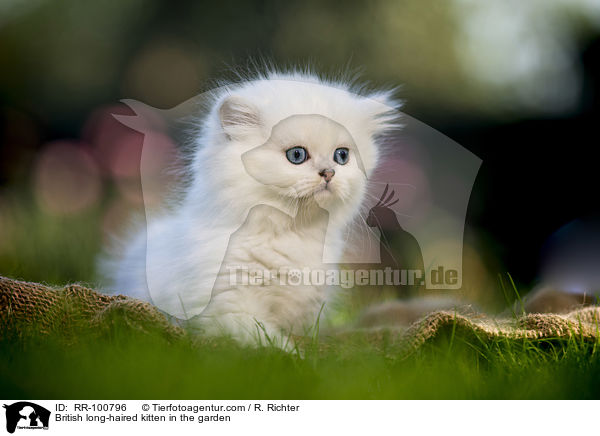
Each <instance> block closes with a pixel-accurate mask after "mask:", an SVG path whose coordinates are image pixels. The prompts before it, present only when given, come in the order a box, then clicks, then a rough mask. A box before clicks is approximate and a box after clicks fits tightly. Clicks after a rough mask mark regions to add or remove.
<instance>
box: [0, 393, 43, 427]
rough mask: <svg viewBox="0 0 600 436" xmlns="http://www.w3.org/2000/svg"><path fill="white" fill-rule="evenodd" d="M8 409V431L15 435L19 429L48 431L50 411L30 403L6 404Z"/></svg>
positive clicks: (5, 406)
mask: <svg viewBox="0 0 600 436" xmlns="http://www.w3.org/2000/svg"><path fill="white" fill-rule="evenodd" d="M3 407H4V408H5V409H6V431H8V432H9V433H14V432H15V430H16V429H17V428H18V429H45V430H47V429H48V424H49V422H50V411H49V410H48V409H46V408H44V407H42V406H40V405H38V404H35V403H31V402H29V401H19V402H17V403H13V404H10V405H8V404H4V406H3Z"/></svg>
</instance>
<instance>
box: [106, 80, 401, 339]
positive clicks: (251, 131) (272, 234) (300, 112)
mask: <svg viewBox="0 0 600 436" xmlns="http://www.w3.org/2000/svg"><path fill="white" fill-rule="evenodd" d="M354 89H355V87H353V86H351V85H350V84H347V83H335V82H327V81H323V80H321V79H319V78H317V77H316V76H314V75H311V74H298V73H287V74H282V73H269V74H266V75H264V76H261V77H259V78H258V79H256V80H247V81H243V82H241V83H238V84H234V85H228V86H225V87H220V88H219V89H217V90H216V91H214V93H213V103H212V107H211V109H210V112H209V113H208V115H207V116H206V118H205V119H203V120H201V121H199V123H200V125H199V127H200V129H199V132H200V133H199V134H198V137H197V141H196V144H195V147H194V150H193V154H194V155H193V159H192V161H191V166H190V171H189V173H188V174H189V177H190V178H191V179H190V180H189V181H188V186H189V187H188V188H187V189H186V192H185V194H184V196H183V200H182V201H181V202H180V204H179V206H178V207H176V208H175V209H174V210H173V211H171V212H170V213H169V214H168V215H166V216H164V217H163V218H161V219H159V220H156V221H154V222H152V223H151V224H150V226H149V227H148V229H147V235H146V232H140V233H139V234H137V235H133V236H132V238H131V239H130V241H129V242H128V243H127V244H126V247H127V248H126V250H125V252H124V253H123V255H122V257H121V258H120V259H118V261H117V266H116V269H115V270H113V271H112V272H111V275H112V276H113V278H114V287H115V288H116V289H119V290H121V291H125V292H127V293H128V294H129V295H131V296H134V297H137V298H142V299H147V300H150V301H152V302H153V303H154V304H156V305H157V306H158V307H159V308H161V309H162V310H164V311H165V312H168V313H170V314H171V315H173V316H176V317H178V318H186V319H190V318H191V319H192V320H193V322H194V324H195V325H197V326H199V327H200V328H201V329H202V331H203V332H204V333H205V334H223V333H225V334H229V335H231V336H233V337H234V338H235V339H236V340H238V341H240V342H243V343H256V341H257V340H262V339H264V335H265V334H266V335H268V336H270V337H271V338H272V337H280V338H281V337H284V336H285V335H286V334H288V333H302V331H303V329H305V328H306V327H308V326H310V325H312V324H313V323H314V322H315V321H316V318H317V316H318V313H319V310H320V309H321V306H322V305H323V303H326V299H327V298H328V297H327V289H326V288H325V287H324V286H306V287H290V286H280V285H278V284H270V285H269V286H261V287H256V286H254V287H249V286H240V285H237V284H236V285H234V286H232V285H231V283H230V282H229V280H228V278H229V272H228V271H227V270H226V268H224V266H225V264H227V265H251V266H253V267H257V268H264V269H267V270H276V269H278V268H280V267H282V266H288V267H298V268H302V267H304V266H309V267H319V266H322V263H323V259H322V256H323V244H324V240H323V229H324V226H325V227H326V229H327V233H328V242H327V245H328V247H327V248H328V250H329V253H330V254H331V253H334V254H333V256H334V257H335V256H337V255H339V253H341V251H342V249H343V241H342V238H341V237H340V235H341V234H342V232H343V231H344V230H345V228H346V226H347V225H348V224H349V223H350V222H351V221H352V220H353V219H354V218H355V216H356V214H357V212H358V210H359V207H360V205H361V202H362V201H363V196H364V192H365V187H366V177H368V176H369V174H371V172H372V171H373V169H374V168H375V167H376V165H377V163H378V160H379V158H380V156H381V144H380V137H381V136H382V135H385V134H386V133H387V132H388V131H389V130H390V129H395V128H396V127H397V123H396V122H397V113H396V109H397V106H398V104H397V102H395V101H394V100H393V99H392V97H391V93H390V92H375V93H369V94H366V95H365V94H363V95H358V94H356V93H355V92H354V91H353V90H354ZM274 127H275V129H274ZM348 136H349V138H350V139H349V141H353V142H354V144H355V146H356V151H355V154H359V156H352V155H351V160H350V162H349V164H347V165H345V166H340V165H338V164H336V163H335V162H333V161H332V157H333V149H335V146H336V145H337V144H336V143H335V142H336V141H346V140H348V138H347V137H348ZM269 141H270V142H269ZM295 142H297V144H295V145H302V146H305V147H306V148H307V149H308V150H309V154H310V155H311V158H310V159H309V160H308V161H307V162H305V163H304V164H301V165H293V164H291V163H290V162H288V161H287V159H286V158H285V149H286V147H289V146H290V145H293V144H294V143H295ZM265 143H268V144H270V145H269V146H268V147H267V149H264V151H263V150H262V149H261V148H260V147H261V146H263V144H265ZM278 144H279V145H278ZM340 145H341V144H340ZM278 146H280V148H281V150H280V152H279V154H277V147H278ZM269 147H270V149H269ZM274 150H275V151H274ZM261 153H265V155H264V159H261V157H262V156H261ZM244 156H245V157H244ZM243 157H244V158H243ZM246 157H248V159H246ZM250 158H251V159H250ZM358 158H360V160H361V161H362V165H363V168H359V167H358V164H357V162H358ZM244 159H246V163H244ZM261 160H262V162H261ZM248 162H250V163H248ZM350 163H352V165H350ZM248 165H251V166H252V168H250V169H251V171H248ZM324 167H332V168H334V169H335V170H336V174H335V176H334V177H333V179H332V181H331V183H330V190H328V191H327V192H323V191H322V190H321V188H322V187H323V186H322V185H323V184H324V182H323V180H322V177H320V176H319V175H318V172H319V170H321V169H323V168H324ZM254 171H255V172H256V174H254V175H253V174H251V173H252V172H254ZM257 175H258V176H259V178H260V177H261V175H264V176H265V177H267V179H269V177H273V179H274V180H285V181H286V183H287V185H285V186H283V187H282V185H278V186H275V185H277V183H274V184H272V183H268V182H267V183H265V182H264V181H260V180H257V177H256V176H257ZM365 176H366V177H365ZM269 180H270V179H269ZM318 206H321V207H318ZM323 207H325V208H326V209H327V210H328V212H329V216H328V217H327V216H325V217H324V216H323V213H322V212H323ZM324 219H325V222H324V221H323V220H324ZM240 225H242V228H240ZM236 232H237V233H236ZM232 235H234V236H232ZM146 236H147V237H146ZM329 260H331V259H329ZM334 260H335V259H334ZM149 291H150V292H149ZM149 297H150V298H149ZM257 325H260V327H259V328H257Z"/></svg>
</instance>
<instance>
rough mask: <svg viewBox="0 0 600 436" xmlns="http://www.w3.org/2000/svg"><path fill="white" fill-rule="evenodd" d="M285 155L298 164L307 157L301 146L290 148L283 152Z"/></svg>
mask: <svg viewBox="0 0 600 436" xmlns="http://www.w3.org/2000/svg"><path fill="white" fill-rule="evenodd" d="M285 155H286V156H287V158H288V160H289V161H290V162H291V163H293V164H294V165H300V164H301V163H302V162H304V161H305V160H306V159H308V153H307V152H306V149H304V148H303V147H293V148H290V149H289V150H288V151H286V152H285Z"/></svg>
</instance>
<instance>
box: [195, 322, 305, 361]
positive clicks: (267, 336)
mask: <svg viewBox="0 0 600 436" xmlns="http://www.w3.org/2000/svg"><path fill="white" fill-rule="evenodd" d="M188 331H189V332H190V333H192V334H196V335H202V336H213V337H219V336H221V337H230V338H232V339H233V340H235V341H236V342H237V343H239V344H241V345H246V346H251V347H275V348H280V349H282V350H285V351H288V352H291V351H293V350H295V348H296V346H295V343H294V341H293V339H292V337H291V335H290V334H288V333H285V332H284V331H282V330H281V329H279V328H277V327H276V326H273V325H270V324H268V323H264V322H261V321H258V320H256V319H255V318H254V317H253V316H252V315H250V314H246V313H227V314H222V315H219V316H203V315H198V316H196V317H194V318H192V319H190V320H189V321H188Z"/></svg>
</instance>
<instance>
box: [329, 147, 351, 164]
mask: <svg viewBox="0 0 600 436" xmlns="http://www.w3.org/2000/svg"><path fill="white" fill-rule="evenodd" d="M348 157H350V152H349V151H348V149H347V148H345V147H340V148H338V149H336V150H335V152H334V153H333V160H334V161H336V162H337V163H339V164H340V165H346V164H347V163H348Z"/></svg>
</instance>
